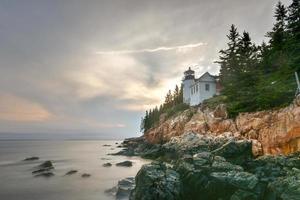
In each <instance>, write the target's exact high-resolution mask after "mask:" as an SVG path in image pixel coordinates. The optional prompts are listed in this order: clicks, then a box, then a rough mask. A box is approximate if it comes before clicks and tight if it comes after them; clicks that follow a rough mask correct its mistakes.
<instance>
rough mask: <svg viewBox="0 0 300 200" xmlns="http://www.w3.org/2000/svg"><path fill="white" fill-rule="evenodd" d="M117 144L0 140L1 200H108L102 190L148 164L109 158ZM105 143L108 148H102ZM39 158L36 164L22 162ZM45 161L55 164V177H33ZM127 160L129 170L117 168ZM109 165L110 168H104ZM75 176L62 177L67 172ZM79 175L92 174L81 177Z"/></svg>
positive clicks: (109, 142)
mask: <svg viewBox="0 0 300 200" xmlns="http://www.w3.org/2000/svg"><path fill="white" fill-rule="evenodd" d="M116 143H120V141H0V199H1V200H111V199H114V197H113V196H110V195H108V194H106V193H105V192H104V191H105V190H107V189H109V188H112V187H113V186H115V185H117V183H118V180H120V179H123V178H126V177H132V176H135V175H136V173H137V172H138V170H139V169H140V168H141V166H142V165H143V164H145V163H147V162H149V161H147V160H143V159H141V158H139V157H125V156H111V155H107V154H109V153H114V152H117V151H119V150H120V148H117V146H118V144H116ZM105 144H108V145H111V146H103V145H105ZM30 156H38V157H40V160H37V161H22V160H23V159H24V158H26V157H30ZM45 160H51V161H52V162H53V164H54V167H55V170H54V173H55V176H53V177H50V178H44V177H34V176H33V175H32V173H31V172H32V171H33V168H34V167H35V166H37V165H39V164H40V163H42V162H43V161H45ZM125 160H130V161H132V162H133V166H132V167H117V166H115V164H116V163H117V162H121V161H125ZM106 162H110V163H112V164H113V166H112V167H103V166H102V164H104V163H106ZM72 169H73V170H78V173H77V174H73V175H71V176H65V173H66V172H68V171H69V170H72ZM82 173H89V174H91V177H90V178H82V177H81V174H82Z"/></svg>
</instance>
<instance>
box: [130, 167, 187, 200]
mask: <svg viewBox="0 0 300 200" xmlns="http://www.w3.org/2000/svg"><path fill="white" fill-rule="evenodd" d="M179 178H180V177H179V174H178V173H177V172H176V171H174V170H173V169H172V168H171V167H170V166H168V165H167V164H164V163H157V162H154V163H151V164H147V165H144V166H143V167H142V168H141V170H140V171H139V172H138V174H137V176H136V178H135V180H136V187H135V188H134V190H133V191H132V193H131V195H130V199H131V200H137V199H143V200H152V199H160V200H175V199H179V192H180V190H181V183H180V179H179Z"/></svg>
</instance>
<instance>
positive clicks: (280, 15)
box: [267, 1, 287, 50]
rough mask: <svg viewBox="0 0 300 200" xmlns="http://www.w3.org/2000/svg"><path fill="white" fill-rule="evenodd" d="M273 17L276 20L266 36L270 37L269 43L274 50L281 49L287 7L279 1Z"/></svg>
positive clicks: (284, 37)
mask: <svg viewBox="0 0 300 200" xmlns="http://www.w3.org/2000/svg"><path fill="white" fill-rule="evenodd" d="M274 17H275V20H276V22H275V24H274V27H273V30H272V31H271V32H269V33H268V34H267V36H268V37H270V45H271V46H272V48H274V50H282V48H283V46H284V43H285V40H286V18H287V9H286V8H285V6H284V5H283V4H282V3H281V2H280V1H279V2H278V4H277V5H276V9H275V15H274Z"/></svg>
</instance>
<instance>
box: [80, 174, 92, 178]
mask: <svg viewBox="0 0 300 200" xmlns="http://www.w3.org/2000/svg"><path fill="white" fill-rule="evenodd" d="M81 177H82V178H89V177H91V175H90V174H88V173H84V174H82V175H81Z"/></svg>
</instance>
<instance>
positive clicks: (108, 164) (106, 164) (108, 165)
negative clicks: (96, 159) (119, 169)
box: [102, 163, 112, 167]
mask: <svg viewBox="0 0 300 200" xmlns="http://www.w3.org/2000/svg"><path fill="white" fill-rule="evenodd" d="M102 166H103V167H111V166H112V164H111V163H104V164H103V165H102Z"/></svg>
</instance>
